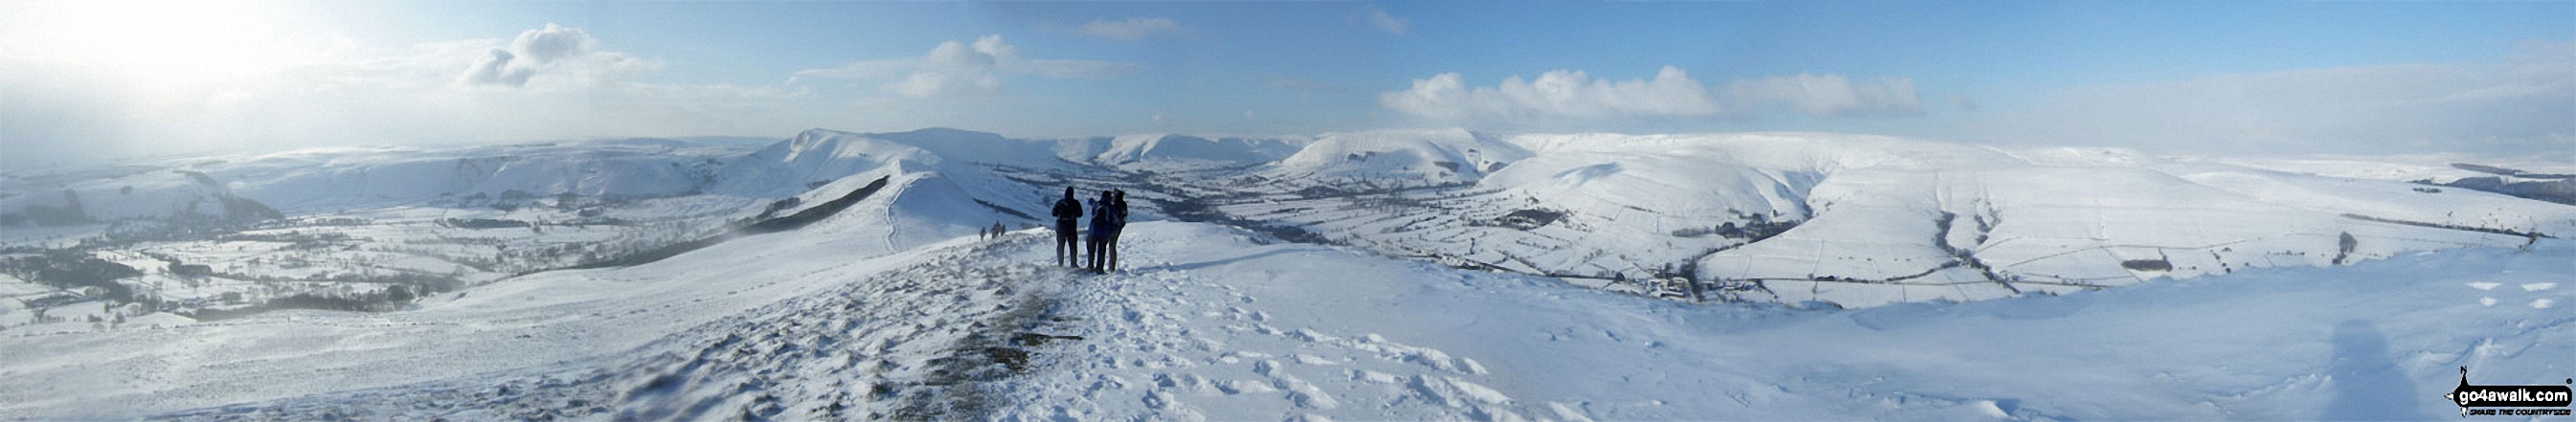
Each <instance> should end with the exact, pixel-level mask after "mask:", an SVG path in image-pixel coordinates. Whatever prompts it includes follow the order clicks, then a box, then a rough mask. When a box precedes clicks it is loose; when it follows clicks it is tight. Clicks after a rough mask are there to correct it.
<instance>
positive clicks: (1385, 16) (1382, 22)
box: [1352, 5, 1413, 35]
mask: <svg viewBox="0 0 2576 422" xmlns="http://www.w3.org/2000/svg"><path fill="white" fill-rule="evenodd" d="M1352 20H1354V21H1358V22H1362V23H1367V24H1368V25H1369V26H1371V27H1376V28H1377V30H1380V31H1386V33H1389V34H1395V35H1404V34H1405V33H1407V32H1411V31H1412V29H1413V21H1412V20H1408V19H1405V18H1400V17H1396V16H1395V15H1394V14H1390V13H1386V9H1383V8H1379V7H1377V6H1374V5H1372V6H1369V7H1368V9H1367V10H1364V11H1361V14H1360V15H1359V16H1354V17H1352Z"/></svg>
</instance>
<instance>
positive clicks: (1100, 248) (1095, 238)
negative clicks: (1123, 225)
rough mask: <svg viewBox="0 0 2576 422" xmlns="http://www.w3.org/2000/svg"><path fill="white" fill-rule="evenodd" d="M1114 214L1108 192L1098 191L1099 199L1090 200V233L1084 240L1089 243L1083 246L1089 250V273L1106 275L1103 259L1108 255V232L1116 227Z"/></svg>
mask: <svg viewBox="0 0 2576 422" xmlns="http://www.w3.org/2000/svg"><path fill="white" fill-rule="evenodd" d="M1115 214H1116V211H1114V210H1111V209H1110V206H1109V191H1100V198H1099V199H1093V200H1091V233H1090V236H1089V237H1087V238H1086V239H1084V240H1087V241H1089V242H1090V243H1088V244H1085V245H1084V246H1086V247H1088V248H1089V249H1090V250H1091V261H1090V265H1089V267H1088V268H1089V269H1090V270H1091V272H1094V273H1104V274H1105V273H1108V271H1106V270H1104V269H1103V268H1104V267H1103V266H1104V265H1106V264H1107V261H1106V260H1105V259H1103V258H1106V257H1107V256H1106V255H1107V254H1108V253H1109V252H1108V249H1109V231H1110V230H1111V229H1110V228H1111V227H1115V226H1116V223H1117V218H1118V216H1117V215H1115Z"/></svg>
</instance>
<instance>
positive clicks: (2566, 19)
mask: <svg viewBox="0 0 2576 422" xmlns="http://www.w3.org/2000/svg"><path fill="white" fill-rule="evenodd" d="M0 39H5V40H6V41H0V64H7V65H9V66H5V67H0V89H6V90H7V91H6V92H8V93H9V94H10V95H8V96H7V97H6V99H5V100H0V119H7V120H6V121H5V123H6V124H5V125H0V142H5V143H8V144H10V149H11V150H13V151H17V152H13V153H10V154H9V156H0V163H26V162H30V161H31V160H33V159H34V157H57V156H59V157H74V158H78V157H105V156H117V155H130V154H138V153H157V152H172V151H192V150H204V149H242V148H250V149H275V148H290V147H303V146H316V145H345V144H419V143H454V142H490V141H499V140H520V139H545V138H571V137H592V136H683V135H750V136H782V137H783V136H786V135H789V134H792V133H793V132H795V131H798V130H802V129H805V128H813V127H823V128H834V129H844V130H857V131H899V130H909V129H915V128H920V127H929V126H951V127H959V128H965V129H972V130H985V131H994V132H1000V133H1004V134H1007V135H1014V136H1073V135H1102V134H1122V133H1147V132H1186V133H1207V134H1217V133H1226V134H1254V135H1273V134H1314V133H1319V132H1327V131H1346V130H1366V129H1374V128H1387V127H1447V126H1458V127H1467V128H1470V129H1478V130H1490V131H1546V132H1557V131H1617V132H1673V131H1694V132H1696V131H1750V130H1804V131H1836V132H1860V133H1877V134H1888V135H1899V136H1912V137H1922V138H1931V139H1940V140H1951V141H1961V142H1978V143H1995V144H2050V145H2055V144H2065V145H2111V146H2127V147H2137V148H2142V149H2150V150H2178V151H2216V152H2267V153H2311V152H2318V153H2398V152H2473V153H2513V152H2516V151H2527V150H2533V149H2566V148H2571V147H2576V123H2571V122H2576V42H2571V40H2576V2H2569V1H2533V2H2476V3H2473V2H2072V1H2037V2H1804V1H1779V2H1772V1H1747V2H1656V1H1639V2H1499V3H1497V2H1460V1H1440V2H1383V3H1371V2H835V1H821V2H730V1H725V2H617V1H553V2H462V3H459V2H222V1H218V2H53V1H33V2H13V3H8V5H6V6H0Z"/></svg>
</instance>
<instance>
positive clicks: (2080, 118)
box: [1962, 42, 2576, 153]
mask: <svg viewBox="0 0 2576 422" xmlns="http://www.w3.org/2000/svg"><path fill="white" fill-rule="evenodd" d="M2570 116H2576V42H2532V43H2527V44H2525V45H2523V46H2521V47H2520V48H2518V49H2516V51H2515V52H2514V53H2513V54H2511V55H2509V56H2507V57H2505V58H2504V60H2502V61H2501V62H2491V63H2477V64H2393V65H2372V66H2351V67H2335V68H2319V69H2300V70H2289V71H2278V72H2266V73H2249V74H2230V75H2215V76H2208V77H2201V78H2195V79H2189V80H2183V81H2176V82H2167V83H2153V84H2137V85H2123V86H2112V87H2102V88H2092V89H2085V90H2080V91H2075V92H2070V93H2066V94H2063V95H2061V96H2060V97H2058V98H2056V99H2053V100H2049V101H2046V102H2044V103H2042V104H2040V105H2038V106H2037V107H2033V108H2030V109H2027V110H2022V111H2017V112H2012V113H2005V114H2003V115H2000V116H1998V117H1996V118H1995V119H1992V120H1989V121H1980V122H1974V123H1973V124H1970V125H1968V126H1967V127H1964V128H1963V129H1962V132H1963V133H1962V134H1963V135H1964V136H1966V137H1972V138H1984V139H1987V140H1993V141H2004V142H2025V143H2045V144H2102V145H2124V146H2136V147H2147V148H2163V149H2187V150H2199V151H2223V152H2264V153H2310V152H2335V153H2388V152H2425V151H2448V152H2482V153H2514V152H2518V151H2547V150H2567V149H2569V148H2576V118H2570Z"/></svg>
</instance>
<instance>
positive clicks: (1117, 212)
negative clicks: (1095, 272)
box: [1101, 189, 1127, 271]
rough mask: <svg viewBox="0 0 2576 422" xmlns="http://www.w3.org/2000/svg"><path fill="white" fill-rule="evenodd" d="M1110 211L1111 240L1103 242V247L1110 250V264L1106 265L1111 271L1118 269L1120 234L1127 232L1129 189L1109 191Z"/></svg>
mask: <svg viewBox="0 0 2576 422" xmlns="http://www.w3.org/2000/svg"><path fill="white" fill-rule="evenodd" d="M1109 213H1110V217H1111V218H1110V219H1109V240H1108V241H1105V242H1101V249H1104V250H1107V251H1108V252H1109V256H1108V259H1107V261H1108V264H1106V265H1104V267H1106V268H1107V269H1108V270H1109V271H1117V270H1118V235H1119V234H1121V233H1126V232H1127V190H1125V189H1112V190H1110V191H1109Z"/></svg>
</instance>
